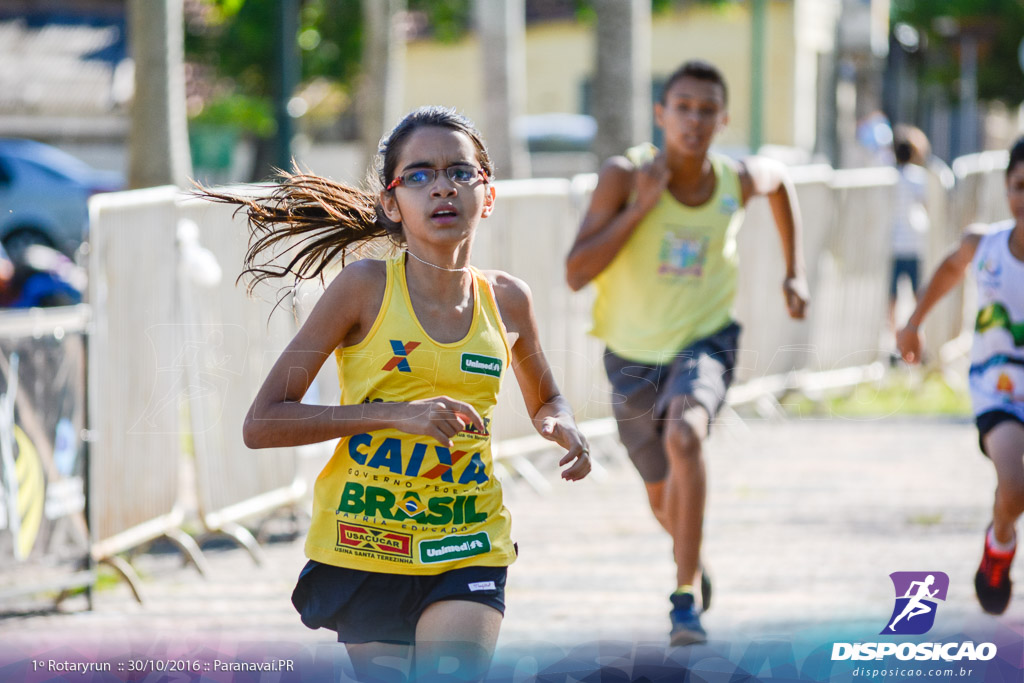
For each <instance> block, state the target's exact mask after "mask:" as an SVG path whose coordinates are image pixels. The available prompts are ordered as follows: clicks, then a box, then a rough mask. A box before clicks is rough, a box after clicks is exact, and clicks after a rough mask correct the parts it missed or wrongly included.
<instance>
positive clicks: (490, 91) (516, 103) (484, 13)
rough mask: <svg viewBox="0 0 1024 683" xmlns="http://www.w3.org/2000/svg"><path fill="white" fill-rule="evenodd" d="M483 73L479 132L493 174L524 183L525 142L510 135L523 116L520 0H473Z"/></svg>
mask: <svg viewBox="0 0 1024 683" xmlns="http://www.w3.org/2000/svg"><path fill="white" fill-rule="evenodd" d="M476 17H477V26H478V27H479V33H480V52H481V61H482V63H483V71H484V120H483V122H482V123H481V132H482V133H483V134H484V136H485V137H486V138H487V143H488V144H487V146H488V149H489V151H490V156H491V160H492V161H493V162H494V165H495V169H496V173H497V174H498V175H499V176H501V177H504V178H528V177H529V176H530V156H529V153H528V151H527V149H526V141H525V140H523V138H522V137H521V136H519V135H517V133H516V130H515V123H516V120H517V119H518V118H519V117H521V116H522V115H523V114H524V113H525V112H526V6H525V4H524V2H523V0H476Z"/></svg>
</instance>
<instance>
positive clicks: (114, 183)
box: [0, 138, 124, 257]
mask: <svg viewBox="0 0 1024 683" xmlns="http://www.w3.org/2000/svg"><path fill="white" fill-rule="evenodd" d="M122 187H124V178H123V177H122V176H121V174H119V173H115V172H112V171H100V170H97V169H95V168H92V167H91V166H89V165H88V164H86V163H85V162H83V161H80V160H79V159H76V158H75V157H73V156H71V155H70V154H68V153H66V152H63V151H61V150H59V149H57V148H56V147H51V146H50V145H45V144H43V143H41V142H35V141H33V140H18V139H11V138H0V241H2V242H3V245H4V247H6V248H7V251H8V252H10V253H11V255H12V256H15V255H17V254H19V253H20V252H22V251H23V250H24V249H25V248H26V247H27V246H29V245H31V244H42V245H45V246H48V247H52V248H54V249H57V250H59V251H61V252H63V253H64V254H67V255H68V256H71V257H73V256H74V254H75V251H76V250H77V249H78V247H79V246H80V245H81V244H82V242H83V241H84V240H85V239H86V238H87V236H88V227H89V212H88V200H89V197H90V196H92V195H94V194H96V193H97V192H111V191H114V190H119V189H121V188H122Z"/></svg>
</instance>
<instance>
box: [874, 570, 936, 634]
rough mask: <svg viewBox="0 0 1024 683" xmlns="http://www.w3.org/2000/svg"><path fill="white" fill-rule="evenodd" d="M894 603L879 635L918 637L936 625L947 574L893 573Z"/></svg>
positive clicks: (891, 577) (890, 575) (891, 575)
mask: <svg viewBox="0 0 1024 683" xmlns="http://www.w3.org/2000/svg"><path fill="white" fill-rule="evenodd" d="M889 578H890V579H892V585H893V588H895V590H896V605H895V606H894V607H893V610H892V616H890V617H889V622H888V625H887V626H886V627H885V628H884V629H882V631H881V632H880V634H881V635H894V634H895V635H901V636H918V635H921V634H922V633H928V631H929V630H931V628H932V626H933V625H934V624H935V612H936V610H937V608H938V602H937V601H939V600H941V601H943V602H945V600H946V593H947V592H948V591H949V577H948V576H947V575H946V574H944V573H943V572H893V573H892V574H889Z"/></svg>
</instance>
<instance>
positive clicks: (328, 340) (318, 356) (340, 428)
mask: <svg viewBox="0 0 1024 683" xmlns="http://www.w3.org/2000/svg"><path fill="white" fill-rule="evenodd" d="M385 283H386V274H385V272H384V268H383V267H382V264H381V263H380V262H379V261H369V260H368V261H357V262H355V263H352V264H350V265H348V266H347V267H346V268H344V269H343V270H342V271H341V273H339V274H338V276H337V277H336V278H335V279H334V281H333V282H332V283H331V284H330V286H329V287H328V288H327V290H326V291H325V292H324V295H323V296H322V297H321V298H320V301H319V302H317V304H316V306H315V307H314V308H313V311H312V313H310V316H309V318H308V319H307V320H306V322H305V323H304V324H303V325H302V328H301V329H300V330H299V331H298V333H297V334H296V335H295V337H294V338H293V339H292V341H291V342H290V343H289V344H288V347H287V348H286V349H285V350H284V352H283V353H282V354H281V356H280V357H279V358H278V359H277V362H276V363H274V367H273V368H271V370H270V373H269V374H268V375H267V378H266V379H265V380H264V382H263V386H261V387H260V390H259V392H258V393H257V394H256V398H255V399H254V400H253V403H252V406H250V408H249V412H248V413H247V414H246V417H245V423H244V425H243V427H242V438H243V439H244V441H245V445H246V446H248V447H249V448H274V447H280V446H301V445H304V444H310V443H318V442H320V441H327V440H330V439H336V438H338V437H342V436H350V435H352V434H359V433H362V432H369V431H375V430H379V429H388V428H393V429H400V430H402V431H404V432H408V433H410V434H421V435H424V436H429V437H432V438H435V439H437V440H438V441H439V442H440V443H441V444H442V445H445V446H448V445H450V443H451V442H450V437H451V436H453V435H454V434H456V433H458V432H459V431H461V430H462V429H463V428H464V427H465V425H466V424H468V423H470V422H472V423H473V424H475V425H476V426H477V427H478V428H479V429H480V430H481V431H483V430H484V426H483V420H482V419H481V418H480V415H479V414H478V413H477V412H476V410H474V409H473V407H472V406H470V405H468V404H466V403H464V402H462V401H456V400H454V399H451V398H448V397H446V396H439V397H436V398H431V399H425V400H421V401H410V402H406V403H363V404H359V405H335V406H324V405H310V404H305V403H301V400H302V397H303V396H304V395H305V394H306V390H307V389H309V386H310V384H312V382H313V378H314V377H316V374H317V372H319V370H320V368H321V367H322V366H323V364H324V362H325V361H326V360H327V359H328V358H329V357H330V356H331V354H332V353H333V352H334V350H335V349H336V348H338V347H339V346H351V345H353V344H356V343H358V342H359V341H361V340H362V339H363V338H364V337H365V336H366V333H367V331H368V330H369V329H370V327H371V326H372V325H373V321H374V319H375V318H376V316H377V313H378V312H379V311H380V307H381V303H382V301H383V298H384V287H385Z"/></svg>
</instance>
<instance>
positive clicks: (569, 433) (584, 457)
mask: <svg viewBox="0 0 1024 683" xmlns="http://www.w3.org/2000/svg"><path fill="white" fill-rule="evenodd" d="M540 435H541V436H543V437H544V438H545V439H548V440H549V441H554V442H555V443H557V444H558V445H559V446H561V447H562V448H564V449H565V450H566V451H568V452H567V453H566V454H565V456H564V457H563V458H562V459H561V460H559V461H558V464H559V466H564V465H568V464H569V463H573V464H572V465H571V466H569V467H568V468H566V469H564V470H563V471H562V479H565V480H566V481H579V480H580V479H582V478H583V477H585V476H587V474H589V473H590V446H589V445H588V444H587V440H586V439H585V438H583V435H582V434H580V430H579V429H578V428H577V427H576V422H575V421H574V420H573V419H572V418H571V417H570V418H558V417H545V418H544V421H543V422H542V423H541V427H540ZM574 460H575V461H576V462H573V461H574Z"/></svg>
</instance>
